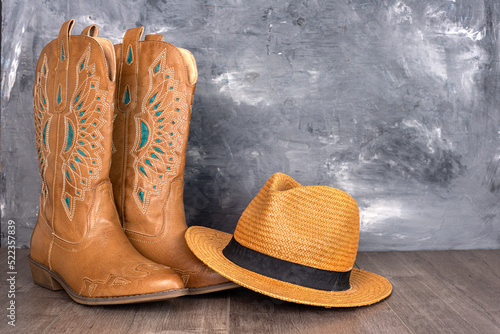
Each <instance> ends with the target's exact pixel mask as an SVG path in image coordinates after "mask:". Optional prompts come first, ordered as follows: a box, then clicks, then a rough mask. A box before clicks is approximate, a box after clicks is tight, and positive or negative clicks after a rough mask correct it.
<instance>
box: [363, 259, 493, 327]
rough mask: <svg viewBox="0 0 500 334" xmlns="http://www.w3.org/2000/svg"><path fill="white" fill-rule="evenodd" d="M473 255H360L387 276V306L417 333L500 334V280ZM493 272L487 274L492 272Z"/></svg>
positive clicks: (365, 263)
mask: <svg viewBox="0 0 500 334" xmlns="http://www.w3.org/2000/svg"><path fill="white" fill-rule="evenodd" d="M489 260H490V261H492V262H493V263H486V262H484V261H479V260H478V258H477V256H475V255H474V253H473V252H471V251H435V252H431V251H419V252H387V253H384V252H380V253H360V254H359V255H358V259H357V264H358V265H359V266H360V267H361V268H362V269H366V270H370V271H373V272H376V273H378V274H381V275H383V276H385V277H387V278H388V279H389V280H390V281H391V283H392V284H393V287H394V291H393V294H392V296H391V297H389V299H388V300H387V303H388V304H389V305H390V306H391V307H392V308H393V309H394V310H395V312H396V313H397V314H398V316H399V317H400V318H401V319H402V321H404V322H405V323H406V324H407V325H408V327H409V328H411V329H412V330H413V331H414V332H415V333H435V332H440V333H500V323H499V319H498V308H499V304H500V303H499V301H500V295H499V293H500V278H499V276H498V274H497V273H495V272H493V271H491V270H488V266H500V262H499V261H500V260H499V258H497V259H496V260H495V259H493V258H490V259H489ZM486 272H487V273H486Z"/></svg>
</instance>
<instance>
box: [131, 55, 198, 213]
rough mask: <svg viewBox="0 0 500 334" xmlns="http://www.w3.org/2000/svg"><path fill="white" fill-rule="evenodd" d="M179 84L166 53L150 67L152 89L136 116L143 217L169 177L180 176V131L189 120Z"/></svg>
mask: <svg viewBox="0 0 500 334" xmlns="http://www.w3.org/2000/svg"><path fill="white" fill-rule="evenodd" d="M178 85H179V80H176V79H175V73H174V69H173V68H172V67H168V64H167V50H166V49H165V50H163V51H162V52H161V53H160V54H159V55H158V57H157V58H156V59H155V61H153V63H152V64H151V66H150V67H149V89H148V93H147V94H146V96H145V98H144V100H143V102H142V111H141V113H138V114H137V115H136V116H135V126H136V137H135V138H136V140H135V143H134V147H133V148H132V152H131V154H132V156H133V157H134V162H133V168H134V170H135V180H134V190H133V196H134V198H135V201H136V203H137V205H138V206H139V208H140V209H141V211H142V212H143V213H145V212H146V210H147V209H148V206H149V201H150V198H151V196H154V195H159V194H160V192H161V191H162V189H163V187H164V186H165V185H166V184H167V182H168V179H169V176H173V175H175V174H176V173H177V172H178V169H179V163H180V157H179V153H178V152H177V151H176V149H179V147H182V146H183V142H182V137H181V135H180V133H179V130H180V129H181V127H182V126H183V124H185V122H186V121H187V118H188V116H189V110H188V108H189V107H188V104H187V103H186V93H184V92H179V91H178Z"/></svg>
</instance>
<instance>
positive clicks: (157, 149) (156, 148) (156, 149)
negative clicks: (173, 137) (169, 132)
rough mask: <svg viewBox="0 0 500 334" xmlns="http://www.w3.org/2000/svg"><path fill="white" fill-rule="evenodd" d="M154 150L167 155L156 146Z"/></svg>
mask: <svg viewBox="0 0 500 334" xmlns="http://www.w3.org/2000/svg"><path fill="white" fill-rule="evenodd" d="M153 149H154V150H155V151H156V152H159V153H165V152H163V151H162V150H161V149H160V148H158V147H156V146H153Z"/></svg>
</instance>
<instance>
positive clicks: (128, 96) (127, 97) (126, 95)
mask: <svg viewBox="0 0 500 334" xmlns="http://www.w3.org/2000/svg"><path fill="white" fill-rule="evenodd" d="M129 102H130V93H129V91H128V86H127V87H126V88H125V97H124V98H123V103H125V104H128V103H129Z"/></svg>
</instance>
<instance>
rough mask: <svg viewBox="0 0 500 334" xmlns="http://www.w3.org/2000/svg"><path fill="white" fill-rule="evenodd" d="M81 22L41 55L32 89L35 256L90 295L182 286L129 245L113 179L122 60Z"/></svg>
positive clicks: (169, 272)
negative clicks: (118, 63) (77, 30)
mask: <svg viewBox="0 0 500 334" xmlns="http://www.w3.org/2000/svg"><path fill="white" fill-rule="evenodd" d="M73 23H74V21H73V20H70V21H67V22H65V23H64V24H63V26H62V28H61V32H60V34H59V37H58V38H57V39H55V40H53V41H52V42H50V43H49V44H48V45H47V46H46V47H45V48H44V49H43V50H42V52H41V54H40V57H39V61H38V63H37V66H36V82H35V85H34V88H33V96H34V100H33V103H34V115H35V132H36V141H37V153H38V158H39V162H40V175H41V178H42V192H41V196H40V211H39V216H38V221H37V224H36V226H35V230H34V232H33V235H32V239H31V257H32V258H33V259H34V260H35V261H38V262H39V263H41V264H43V265H45V266H47V267H49V268H50V269H51V270H52V271H55V272H56V273H58V274H59V275H60V276H62V277H63V279H64V280H65V282H66V283H67V284H68V285H69V286H70V287H71V288H72V289H73V290H74V291H75V292H77V293H78V294H80V295H81V296H84V297H119V296H130V295H139V294H145V293H154V292H161V291H166V290H172V289H181V288H183V282H182V280H181V279H180V277H179V276H178V275H177V274H176V273H175V272H174V271H172V270H171V269H169V268H167V267H165V266H163V265H159V264H156V263H154V262H152V261H151V260H148V259H146V258H145V257H144V256H142V255H141V254H140V253H138V252H137V250H135V248H134V247H133V246H132V245H131V244H130V242H129V241H128V239H127V237H126V235H125V234H124V232H123V230H122V228H121V224H120V220H119V217H118V214H117V212H116V208H115V204H114V200H113V190H112V186H111V182H110V180H109V169H110V164H111V149H112V147H111V146H112V130H113V123H112V121H113V105H114V100H115V60H114V49H113V45H112V44H111V42H109V41H107V40H105V39H102V38H98V37H97V29H96V28H93V27H88V28H86V29H85V30H84V32H83V34H82V35H70V33H71V29H72V26H73Z"/></svg>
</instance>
